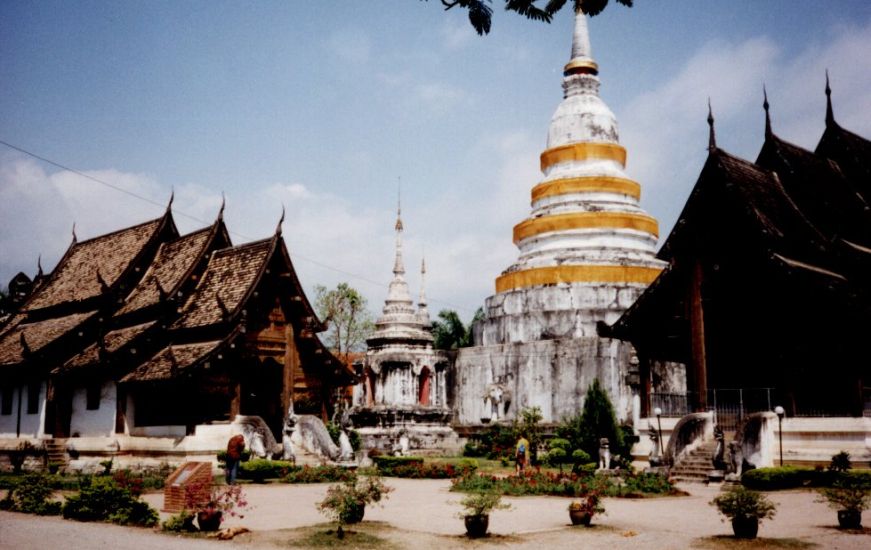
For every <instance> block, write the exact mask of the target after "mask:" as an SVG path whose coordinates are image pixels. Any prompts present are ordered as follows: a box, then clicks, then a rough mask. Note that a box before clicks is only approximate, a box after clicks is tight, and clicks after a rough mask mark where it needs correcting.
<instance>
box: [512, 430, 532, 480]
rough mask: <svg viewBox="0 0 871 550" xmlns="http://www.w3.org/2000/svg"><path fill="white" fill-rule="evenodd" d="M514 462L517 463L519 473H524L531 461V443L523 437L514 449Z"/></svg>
mask: <svg viewBox="0 0 871 550" xmlns="http://www.w3.org/2000/svg"><path fill="white" fill-rule="evenodd" d="M514 460H515V462H516V463H517V465H516V468H517V473H523V470H524V469H525V468H526V464H527V461H528V460H529V441H527V440H526V438H525V437H523V436H522V435H521V436H520V439H518V440H517V446H516V447H515V448H514Z"/></svg>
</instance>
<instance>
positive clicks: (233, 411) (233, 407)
mask: <svg viewBox="0 0 871 550" xmlns="http://www.w3.org/2000/svg"><path fill="white" fill-rule="evenodd" d="M231 384H232V396H231V397H230V422H233V420H234V419H235V418H236V415H238V414H239V410H240V409H241V407H242V385H241V384H240V383H239V382H238V381H237V382H236V383H232V382H231Z"/></svg>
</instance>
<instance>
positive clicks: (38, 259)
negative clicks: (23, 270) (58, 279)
mask: <svg viewBox="0 0 871 550" xmlns="http://www.w3.org/2000/svg"><path fill="white" fill-rule="evenodd" d="M36 276H37V277H42V276H43V274H42V254H40V255H39V256H37V257H36Z"/></svg>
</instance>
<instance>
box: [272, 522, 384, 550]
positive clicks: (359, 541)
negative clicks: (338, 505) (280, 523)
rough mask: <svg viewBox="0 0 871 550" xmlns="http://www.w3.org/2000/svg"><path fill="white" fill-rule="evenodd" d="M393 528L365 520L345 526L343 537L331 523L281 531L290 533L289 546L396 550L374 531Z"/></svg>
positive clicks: (380, 531)
mask: <svg viewBox="0 0 871 550" xmlns="http://www.w3.org/2000/svg"><path fill="white" fill-rule="evenodd" d="M390 530H393V528H392V527H390V526H388V525H386V524H382V523H380V522H374V521H367V522H363V523H358V524H355V525H352V526H347V527H346V528H345V538H344V539H339V537H338V536H336V526H335V525H334V524H332V523H320V524H318V525H312V526H308V527H299V528H297V529H291V530H289V531H284V530H283V531H282V533H286V534H289V535H290V539H289V540H286V545H287V546H289V547H290V548H349V549H356V548H359V549H360V550H397V549H398V547H397V546H396V545H394V544H393V543H392V542H390V541H389V540H387V539H386V538H384V537H383V536H379V535H378V534H376V533H383V532H384V531H390Z"/></svg>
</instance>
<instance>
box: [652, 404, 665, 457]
mask: <svg viewBox="0 0 871 550" xmlns="http://www.w3.org/2000/svg"><path fill="white" fill-rule="evenodd" d="M653 414H655V415H656V427H657V429H658V431H659V456H661V457H664V456H665V453H664V452H663V449H664V447H663V445H664V442H663V441H662V420H660V417H661V416H662V409H660V408H659V407H656V408H655V409H653Z"/></svg>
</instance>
